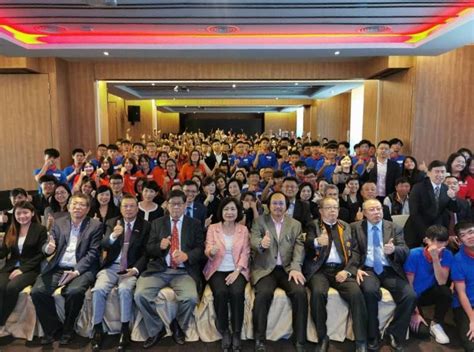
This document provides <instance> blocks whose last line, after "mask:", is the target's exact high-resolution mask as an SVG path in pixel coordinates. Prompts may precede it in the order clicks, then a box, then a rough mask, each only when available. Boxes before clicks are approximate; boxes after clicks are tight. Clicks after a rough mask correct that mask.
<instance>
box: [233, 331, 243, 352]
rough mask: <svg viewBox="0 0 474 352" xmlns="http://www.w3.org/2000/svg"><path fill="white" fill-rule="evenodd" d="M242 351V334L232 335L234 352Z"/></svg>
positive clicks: (235, 333)
mask: <svg viewBox="0 0 474 352" xmlns="http://www.w3.org/2000/svg"><path fill="white" fill-rule="evenodd" d="M241 350H242V341H241V339H240V332H234V333H233V334H232V351H234V352H240V351H241Z"/></svg>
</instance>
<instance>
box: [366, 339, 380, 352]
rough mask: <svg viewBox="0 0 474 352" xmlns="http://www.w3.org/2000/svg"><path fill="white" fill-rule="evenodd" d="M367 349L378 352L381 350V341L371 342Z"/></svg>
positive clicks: (374, 340)
mask: <svg viewBox="0 0 474 352" xmlns="http://www.w3.org/2000/svg"><path fill="white" fill-rule="evenodd" d="M367 349H368V350H369V351H371V352H377V351H378V350H379V349H380V340H379V339H373V340H369V343H368V344H367Z"/></svg>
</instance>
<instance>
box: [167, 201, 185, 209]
mask: <svg viewBox="0 0 474 352" xmlns="http://www.w3.org/2000/svg"><path fill="white" fill-rule="evenodd" d="M168 205H169V206H170V207H172V208H176V207H182V206H183V205H184V203H183V202H179V203H175V202H170V203H168Z"/></svg>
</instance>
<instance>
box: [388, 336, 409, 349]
mask: <svg viewBox="0 0 474 352" xmlns="http://www.w3.org/2000/svg"><path fill="white" fill-rule="evenodd" d="M388 342H389V344H390V347H391V348H392V351H395V352H404V351H405V348H404V347H403V346H402V344H401V343H400V342H398V341H397V339H396V338H395V336H393V335H392V334H388Z"/></svg>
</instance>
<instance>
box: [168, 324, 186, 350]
mask: <svg viewBox="0 0 474 352" xmlns="http://www.w3.org/2000/svg"><path fill="white" fill-rule="evenodd" d="M170 329H171V332H172V333H173V340H174V342H176V343H177V344H178V345H184V342H185V340H186V335H184V332H183V330H182V329H181V327H180V326H179V324H178V322H177V321H176V319H175V320H173V321H172V322H171V324H170Z"/></svg>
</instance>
